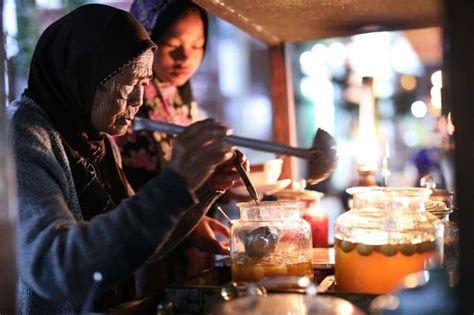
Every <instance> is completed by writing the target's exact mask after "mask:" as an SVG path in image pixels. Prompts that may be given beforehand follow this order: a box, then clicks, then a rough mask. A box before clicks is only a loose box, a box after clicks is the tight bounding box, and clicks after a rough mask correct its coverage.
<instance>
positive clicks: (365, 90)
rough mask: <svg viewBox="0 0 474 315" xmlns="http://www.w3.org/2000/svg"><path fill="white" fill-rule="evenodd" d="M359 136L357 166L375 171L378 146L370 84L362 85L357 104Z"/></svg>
mask: <svg viewBox="0 0 474 315" xmlns="http://www.w3.org/2000/svg"><path fill="white" fill-rule="evenodd" d="M359 105H360V106H359V134H358V139H357V140H358V145H357V149H358V152H357V157H356V159H357V164H358V166H359V168H360V167H366V168H369V169H371V170H375V169H376V167H377V157H378V145H377V138H376V129H375V100H374V96H373V90H372V85H371V84H363V85H362V88H361V97H360V103H359Z"/></svg>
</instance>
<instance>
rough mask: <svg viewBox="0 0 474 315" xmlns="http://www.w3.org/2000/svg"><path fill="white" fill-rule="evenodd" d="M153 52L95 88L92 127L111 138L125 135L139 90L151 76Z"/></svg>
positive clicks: (140, 99)
mask: <svg viewBox="0 0 474 315" xmlns="http://www.w3.org/2000/svg"><path fill="white" fill-rule="evenodd" d="M152 63H153V52H152V51H151V50H149V51H147V52H145V53H143V54H142V55H141V56H140V57H139V58H138V59H137V60H135V61H134V62H133V63H132V64H130V65H128V66H127V67H126V68H124V69H123V70H122V71H121V72H119V73H117V74H116V75H115V76H113V77H111V78H110V79H109V80H107V81H106V82H105V83H104V84H103V85H102V86H101V87H99V88H98V89H97V90H96V92H95V95H94V100H93V103H92V114H91V122H92V126H94V128H95V129H96V130H97V131H99V132H105V133H108V134H109V135H112V136H119V135H123V134H125V132H126V131H127V128H128V126H129V125H130V124H131V123H132V120H133V118H134V117H135V114H136V113H137V112H138V109H139V107H140V106H141V105H142V102H143V89H144V87H145V86H146V85H148V83H149V82H150V79H151V76H152Z"/></svg>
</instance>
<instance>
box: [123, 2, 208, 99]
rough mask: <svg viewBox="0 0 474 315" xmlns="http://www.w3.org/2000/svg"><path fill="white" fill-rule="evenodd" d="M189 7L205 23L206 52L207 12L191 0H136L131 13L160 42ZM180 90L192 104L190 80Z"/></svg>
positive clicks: (183, 97) (205, 43)
mask: <svg viewBox="0 0 474 315" xmlns="http://www.w3.org/2000/svg"><path fill="white" fill-rule="evenodd" d="M188 9H196V10H197V12H198V13H199V15H200V17H201V19H202V22H203V24H204V39H205V41H204V53H205V52H206V45H207V32H208V18H207V13H206V11H205V10H204V9H202V8H201V7H199V6H198V5H196V4H195V3H193V2H192V1H191V0H135V1H134V2H133V3H132V6H131V8H130V13H131V14H132V15H133V16H134V17H135V18H136V19H137V20H138V21H140V22H141V23H142V24H143V26H144V27H145V29H146V30H147V31H148V33H149V34H150V37H151V39H152V40H153V41H154V42H155V43H158V41H159V39H160V37H161V36H163V34H164V33H165V32H166V31H167V30H168V29H169V27H170V26H171V25H173V23H174V22H176V20H178V18H179V17H180V16H181V15H182V14H183V13H184V12H185V11H186V10H188ZM158 49H159V48H158ZM178 90H179V93H180V95H181V98H182V99H183V102H184V103H186V104H191V102H193V101H194V97H193V93H192V89H191V84H190V82H189V81H188V82H186V83H185V84H183V85H182V86H180V87H179V88H178Z"/></svg>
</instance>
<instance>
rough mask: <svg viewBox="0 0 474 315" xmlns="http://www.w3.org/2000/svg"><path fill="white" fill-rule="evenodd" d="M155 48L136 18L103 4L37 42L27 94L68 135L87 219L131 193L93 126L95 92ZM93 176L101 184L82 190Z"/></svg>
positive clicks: (66, 139) (86, 7)
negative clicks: (147, 51)
mask: <svg viewBox="0 0 474 315" xmlns="http://www.w3.org/2000/svg"><path fill="white" fill-rule="evenodd" d="M150 48H152V49H153V50H155V49H156V45H155V44H154V43H153V42H152V41H151V40H150V38H149V36H148V34H147V32H146V30H145V29H144V28H143V26H142V25H141V24H140V23H139V22H138V21H137V20H136V19H135V18H133V17H132V16H131V15H130V14H129V13H127V12H125V11H123V10H119V9H116V8H113V7H109V6H105V5H99V4H90V5H84V6H82V7H79V8H78V9H76V10H74V11H72V12H71V13H69V14H67V15H66V16H64V17H62V18H61V19H59V20H58V21H56V22H55V23H53V24H52V25H51V26H49V27H48V28H47V29H46V30H45V31H44V32H43V34H42V35H41V37H40V39H39V41H38V44H37V45H36V48H35V52H34V54H33V59H32V61H31V68H30V76H29V79H28V88H27V89H26V90H25V92H24V94H25V95H26V96H28V97H30V98H31V99H33V100H35V101H36V103H38V104H39V106H41V107H42V108H43V109H44V110H45V112H46V113H47V115H48V116H49V118H50V119H51V121H52V122H53V124H54V125H55V127H56V128H57V130H58V131H59V133H60V135H61V137H62V139H63V143H64V145H65V148H66V153H67V154H68V158H69V160H70V163H71V168H72V171H73V177H74V181H75V183H76V188H77V189H78V194H79V202H80V204H81V210H82V212H83V215H84V218H85V219H89V218H90V217H92V216H93V215H95V214H97V213H100V212H104V211H106V210H108V209H110V207H111V206H113V203H117V202H119V201H120V200H121V199H122V198H124V197H127V196H128V195H129V194H130V190H129V189H128V185H127V182H126V179H125V176H124V175H123V172H122V171H121V169H119V167H118V165H117V161H116V158H115V156H114V154H113V152H111V145H110V142H109V140H108V138H107V137H105V136H104V135H103V134H100V133H98V132H97V131H96V130H95V129H94V128H93V126H92V123H91V112H92V100H93V97H94V94H95V91H96V89H97V88H98V87H99V86H101V85H102V84H103V83H104V82H105V81H106V80H107V79H109V78H110V77H112V76H113V75H115V74H117V73H118V72H119V71H121V70H122V69H124V68H125V67H126V66H127V65H129V64H130V63H131V62H132V61H134V60H135V59H136V58H138V57H139V56H140V55H141V54H142V53H143V52H145V51H146V50H147V49H150ZM91 176H92V179H93V180H95V183H96V186H97V187H95V188H94V187H89V190H88V191H83V190H82V189H81V188H82V187H83V186H84V185H85V184H87V183H89V182H90V180H91ZM91 186H94V185H91ZM104 190H105V191H104ZM111 199H112V200H111ZM100 201H101V202H100ZM111 201H113V202H111Z"/></svg>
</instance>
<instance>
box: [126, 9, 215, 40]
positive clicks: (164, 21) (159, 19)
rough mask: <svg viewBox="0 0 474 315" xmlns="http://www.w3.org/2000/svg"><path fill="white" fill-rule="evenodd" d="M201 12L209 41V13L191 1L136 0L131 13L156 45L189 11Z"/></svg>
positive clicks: (205, 36)
mask: <svg viewBox="0 0 474 315" xmlns="http://www.w3.org/2000/svg"><path fill="white" fill-rule="evenodd" d="M191 8H194V9H196V10H197V11H198V12H199V15H200V16H201V18H202V20H203V23H204V38H205V39H206V41H207V25H208V19H207V13H206V11H204V10H203V9H202V8H201V7H199V6H198V5H196V4H194V3H193V2H192V1H190V0H135V1H134V2H133V4H132V6H131V8H130V13H131V14H132V15H133V16H134V17H135V18H136V19H137V20H138V21H140V22H141V23H142V24H143V26H144V27H145V29H146V30H147V31H148V33H149V34H150V37H151V39H152V40H153V41H154V42H155V43H156V42H157V41H158V39H159V38H160V37H161V36H162V35H163V34H164V33H165V32H166V31H167V30H168V28H169V27H170V26H171V25H172V24H173V23H174V22H175V21H176V20H177V19H178V18H179V17H180V16H181V15H182V14H183V13H184V12H185V11H186V10H188V9H191Z"/></svg>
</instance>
